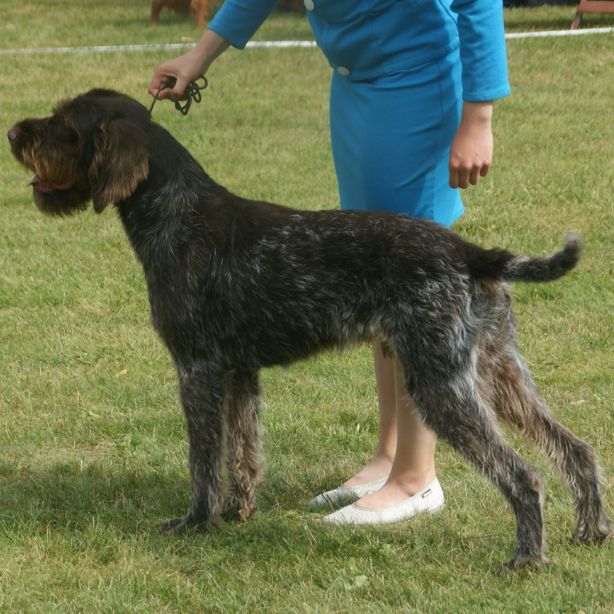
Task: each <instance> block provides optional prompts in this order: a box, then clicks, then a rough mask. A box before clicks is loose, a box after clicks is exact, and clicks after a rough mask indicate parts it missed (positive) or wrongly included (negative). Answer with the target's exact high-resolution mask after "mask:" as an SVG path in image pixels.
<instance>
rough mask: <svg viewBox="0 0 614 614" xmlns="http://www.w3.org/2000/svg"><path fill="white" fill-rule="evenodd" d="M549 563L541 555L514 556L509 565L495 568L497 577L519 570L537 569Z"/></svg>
mask: <svg viewBox="0 0 614 614" xmlns="http://www.w3.org/2000/svg"><path fill="white" fill-rule="evenodd" d="M548 563H550V561H549V560H548V559H547V558H546V557H545V556H544V555H543V554H536V555H516V556H515V557H514V558H513V559H512V560H511V561H509V563H505V564H504V565H501V567H499V568H497V570H496V575H497V576H505V575H507V574H509V573H513V572H515V571H520V570H521V569H537V568H539V567H542V566H543V565H548Z"/></svg>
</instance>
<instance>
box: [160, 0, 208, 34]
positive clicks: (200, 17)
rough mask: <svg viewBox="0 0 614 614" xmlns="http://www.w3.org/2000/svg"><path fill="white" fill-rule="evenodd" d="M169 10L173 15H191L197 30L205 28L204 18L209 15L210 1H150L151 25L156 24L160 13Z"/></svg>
mask: <svg viewBox="0 0 614 614" xmlns="http://www.w3.org/2000/svg"><path fill="white" fill-rule="evenodd" d="M163 8H169V9H171V10H173V11H175V13H179V14H181V15H187V14H188V13H192V15H194V18H195V19H196V23H197V24H198V27H199V28H204V27H205V17H208V16H209V14H210V13H211V0H152V3H151V18H150V19H151V23H152V25H154V26H155V25H157V24H158V19H159V17H160V11H161V10H162V9H163Z"/></svg>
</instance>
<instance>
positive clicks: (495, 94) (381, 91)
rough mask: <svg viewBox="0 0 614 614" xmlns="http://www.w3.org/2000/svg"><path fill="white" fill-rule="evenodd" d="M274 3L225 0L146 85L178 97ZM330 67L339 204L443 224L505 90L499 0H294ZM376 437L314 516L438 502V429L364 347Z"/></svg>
mask: <svg viewBox="0 0 614 614" xmlns="http://www.w3.org/2000/svg"><path fill="white" fill-rule="evenodd" d="M275 4H276V0H226V1H225V3H224V4H223V6H222V7H221V9H220V10H219V11H218V13H217V14H216V15H215V17H214V19H213V20H212V22H211V23H210V25H209V28H208V29H207V30H206V31H205V32H204V34H203V36H202V38H201V39H200V41H199V42H198V44H197V45H196V47H194V48H193V49H191V50H190V51H189V52H187V53H186V54H184V55H183V56H181V57H179V58H176V59H175V60H171V61H169V62H165V63H164V64H161V65H160V66H159V67H158V68H157V69H156V71H155V74H154V77H153V79H152V81H151V83H150V86H149V91H150V93H151V94H152V95H154V94H155V93H156V92H157V91H158V89H159V87H160V84H161V83H163V82H165V81H166V80H167V79H169V78H170V77H174V78H175V79H176V83H175V86H174V87H173V88H172V89H170V88H169V89H163V90H162V91H161V92H160V98H170V99H173V100H177V99H179V98H181V97H182V95H183V92H184V90H185V87H186V85H187V84H188V82H189V81H191V80H193V79H195V78H196V77H197V76H199V75H201V74H204V73H205V72H206V71H207V70H208V68H209V66H210V65H211V63H212V62H213V61H214V60H215V58H217V57H218V56H219V55H220V54H221V53H222V52H223V51H225V50H226V49H227V48H228V47H229V45H233V46H234V47H237V48H243V47H245V45H246V43H247V41H248V40H249V39H250V38H251V36H252V35H253V34H254V32H255V31H256V30H257V29H258V27H259V26H260V24H261V23H262V22H263V21H264V20H265V19H266V17H267V16H268V15H269V13H270V12H271V11H272V10H273V8H274V6H275ZM305 8H306V9H307V14H308V18H309V22H310V24H311V26H312V29H313V31H314V34H315V38H316V40H317V42H318V45H319V46H320V48H321V49H322V51H323V52H324V54H325V55H326V57H327V59H328V61H329V63H330V65H331V67H332V69H333V75H332V82H331V94H330V126H331V142H332V150H333V158H334V162H335V170H336V173H337V179H338V184H339V194H340V200H341V207H342V208H343V209H363V210H385V211H393V212H396V213H403V214H407V215H411V216H413V217H418V218H426V219H431V220H434V221H435V222H438V223H440V224H443V225H446V226H451V225H452V223H453V222H454V221H455V220H456V219H457V218H458V217H459V216H460V215H462V212H463V207H462V201H461V198H460V194H459V190H458V188H466V187H468V186H469V185H470V184H471V185H476V184H477V183H478V180H479V177H481V176H482V177H483V176H484V175H486V173H487V172H488V170H489V168H490V165H491V161H492V152H493V137H492V128H491V121H492V111H493V104H492V103H493V100H495V99H497V98H501V97H503V96H506V95H507V94H509V91H510V89H509V85H508V80H507V64H506V57H505V37H504V30H503V14H502V13H503V9H502V3H501V2H500V0H499V1H497V0H452V2H451V3H450V2H448V0H362V1H360V2H357V1H356V0H305ZM374 363H375V375H376V382H377V389H378V405H379V416H380V434H379V441H378V447H377V451H376V453H375V455H374V457H373V458H372V459H371V460H370V462H369V463H367V465H366V466H365V467H363V468H362V469H361V470H360V471H359V472H358V473H356V475H354V476H353V477H352V478H350V479H349V480H348V481H347V482H345V483H344V484H343V485H342V486H341V487H339V488H336V489H334V490H332V491H328V492H327V493H324V494H322V495H319V496H318V497H316V498H315V499H314V500H313V501H312V503H313V504H315V505H322V504H324V503H332V504H338V503H340V502H341V501H342V500H344V499H347V498H353V499H358V500H357V501H356V502H355V503H353V504H352V505H348V506H346V507H344V508H342V509H340V510H337V511H336V512H334V513H332V514H329V515H328V516H326V517H325V520H326V521H327V522H330V523H352V524H377V523H386V522H396V521H399V520H403V519H406V518H410V517H412V516H414V515H415V514H417V513H420V512H433V511H436V510H437V509H440V508H441V507H442V506H443V504H444V496H443V492H442V490H441V487H440V485H439V482H438V480H437V477H436V472H435V464H434V453H435V444H436V437H435V435H434V434H433V433H432V432H431V431H430V430H428V429H427V428H426V427H425V426H424V425H423V423H422V421H421V419H420V416H419V414H418V412H417V409H416V408H415V406H414V404H413V403H412V401H411V399H410V397H409V395H408V394H407V392H406V390H405V384H404V380H403V376H402V373H401V371H400V370H399V368H398V365H397V362H396V359H394V358H393V357H389V356H387V355H386V353H385V352H384V351H383V348H382V347H381V345H380V344H379V343H376V344H375V347H374Z"/></svg>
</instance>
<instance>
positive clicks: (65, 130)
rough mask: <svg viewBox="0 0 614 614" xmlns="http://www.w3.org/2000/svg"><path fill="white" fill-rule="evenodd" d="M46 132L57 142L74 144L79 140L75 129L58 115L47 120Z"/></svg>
mask: <svg viewBox="0 0 614 614" xmlns="http://www.w3.org/2000/svg"><path fill="white" fill-rule="evenodd" d="M48 133H49V136H50V137H52V138H53V139H54V140H55V141H56V142H58V143H70V144H76V143H77V142H78V141H79V135H78V133H77V131H76V130H75V129H74V128H72V127H71V126H69V125H68V124H66V123H65V122H63V121H62V120H61V119H60V118H58V117H52V118H51V119H50V120H49V125H48Z"/></svg>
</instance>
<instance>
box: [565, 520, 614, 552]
mask: <svg viewBox="0 0 614 614" xmlns="http://www.w3.org/2000/svg"><path fill="white" fill-rule="evenodd" d="M613 536H614V532H613V531H612V528H611V527H610V525H609V523H608V521H607V519H606V520H604V521H602V522H601V523H599V524H598V525H596V526H594V527H588V526H585V525H582V526H580V527H578V528H576V531H575V532H574V535H573V541H574V542H575V543H579V544H595V545H597V546H601V545H602V544H604V543H605V542H607V541H611V540H612V539H613Z"/></svg>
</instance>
